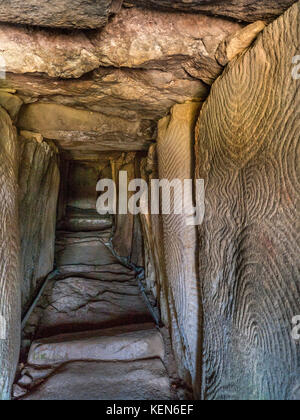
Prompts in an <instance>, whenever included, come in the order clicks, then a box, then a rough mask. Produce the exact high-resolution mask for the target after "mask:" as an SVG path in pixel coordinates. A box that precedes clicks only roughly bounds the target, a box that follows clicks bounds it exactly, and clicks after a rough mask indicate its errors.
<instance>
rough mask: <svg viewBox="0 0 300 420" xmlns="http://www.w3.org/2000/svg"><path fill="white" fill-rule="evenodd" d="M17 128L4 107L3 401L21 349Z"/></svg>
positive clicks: (0, 202)
mask: <svg viewBox="0 0 300 420" xmlns="http://www.w3.org/2000/svg"><path fill="white" fill-rule="evenodd" d="M17 183H18V156H17V131H16V128H15V127H14V126H13V125H12V122H11V119H10V117H9V115H8V114H7V112H6V111H5V110H4V109H3V108H1V107H0V226H1V229H0V335H1V336H0V400H2V399H9V397H10V388H11V385H12V382H13V380H14V375H15V369H16V365H17V361H18V356H19V348H20V324H21V311H20V308H21V304H20V296H21V281H20V280H21V276H20V258H19V257H20V256H19V229H18V186H17V185H18V184H17Z"/></svg>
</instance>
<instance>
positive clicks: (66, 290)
mask: <svg viewBox="0 0 300 420" xmlns="http://www.w3.org/2000/svg"><path fill="white" fill-rule="evenodd" d="M116 277H117V276H116ZM151 321H152V318H151V315H150V313H149V310H148V308H147V306H146V304H145V302H144V300H143V297H142V296H141V293H140V290H139V287H138V285H137V283H136V281H135V280H134V279H132V280H131V281H125V282H124V281H123V280H121V281H118V279H117V278H116V279H115V280H111V281H101V280H95V279H90V278H82V277H76V276H75V277H68V278H66V279H64V280H59V281H55V280H54V281H53V282H52V283H50V284H49V285H48V287H47V289H46V290H45V292H44V295H43V310H42V312H41V315H40V319H39V328H38V337H47V336H51V335H56V334H60V333H65V332H78V331H88V330H95V329H100V328H108V327H113V326H117V325H125V324H135V323H137V324H140V323H144V322H151Z"/></svg>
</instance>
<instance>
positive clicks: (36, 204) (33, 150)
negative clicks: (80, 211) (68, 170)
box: [19, 135, 60, 312]
mask: <svg viewBox="0 0 300 420" xmlns="http://www.w3.org/2000/svg"><path fill="white" fill-rule="evenodd" d="M33 136H34V135H33ZM19 155H20V157H19V159H20V160H19V162H20V164H19V187H20V189H19V191H20V192H19V220H20V234H21V261H22V274H23V282H22V309H23V312H24V310H26V309H27V308H28V305H29V304H30V303H31V301H32V298H33V297H34V296H35V293H36V290H37V289H38V288H39V286H40V284H41V282H42V281H43V280H44V278H45V277H46V276H47V275H48V274H49V273H50V272H51V271H52V269H53V263H54V243H55V229H56V207H57V198H58V190H59V183H60V176H59V169H58V157H57V151H56V149H55V147H53V146H52V145H51V144H47V143H46V142H43V143H38V142H37V141H36V140H35V139H34V138H33V137H32V138H31V139H25V138H23V137H20V138H19ZM30 215H31V216H30ZM32 215H34V217H33V216H32Z"/></svg>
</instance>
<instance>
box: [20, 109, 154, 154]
mask: <svg viewBox="0 0 300 420" xmlns="http://www.w3.org/2000/svg"><path fill="white" fill-rule="evenodd" d="M148 125H150V122H149V124H148ZM18 127H19V128H20V129H22V130H23V129H24V130H31V131H38V132H39V133H41V134H42V135H43V136H44V137H45V138H47V139H53V140H55V141H56V142H57V144H58V145H59V146H60V147H61V148H62V149H64V150H72V149H77V150H83V151H89V150H91V151H101V150H104V151H105V150H120V149H121V150H124V148H125V149H127V150H131V149H132V150H141V149H145V148H147V143H149V139H147V138H143V129H142V128H143V127H142V124H141V123H140V122H139V121H127V120H125V119H123V118H120V117H117V116H115V117H111V116H106V115H105V114H104V113H102V114H100V113H97V112H88V111H83V110H77V109H74V108H70V107H66V106H63V105H55V104H32V105H27V106H24V107H23V108H22V110H21V113H20V116H19V120H18ZM144 128H145V127H144ZM147 140H148V142H147Z"/></svg>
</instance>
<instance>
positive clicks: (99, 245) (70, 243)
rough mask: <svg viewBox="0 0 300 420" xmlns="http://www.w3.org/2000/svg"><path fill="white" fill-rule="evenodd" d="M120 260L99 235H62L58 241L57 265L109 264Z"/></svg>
mask: <svg viewBox="0 0 300 420" xmlns="http://www.w3.org/2000/svg"><path fill="white" fill-rule="evenodd" d="M116 263H118V260H117V259H116V257H114V256H113V254H112V253H111V251H110V250H109V249H108V247H107V246H106V245H105V241H103V240H101V239H100V238H99V237H97V236H93V235H91V236H89V237H69V236H60V237H59V238H58V239H57V241H56V265H57V266H58V267H59V266H61V265H77V264H85V265H108V264H116Z"/></svg>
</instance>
